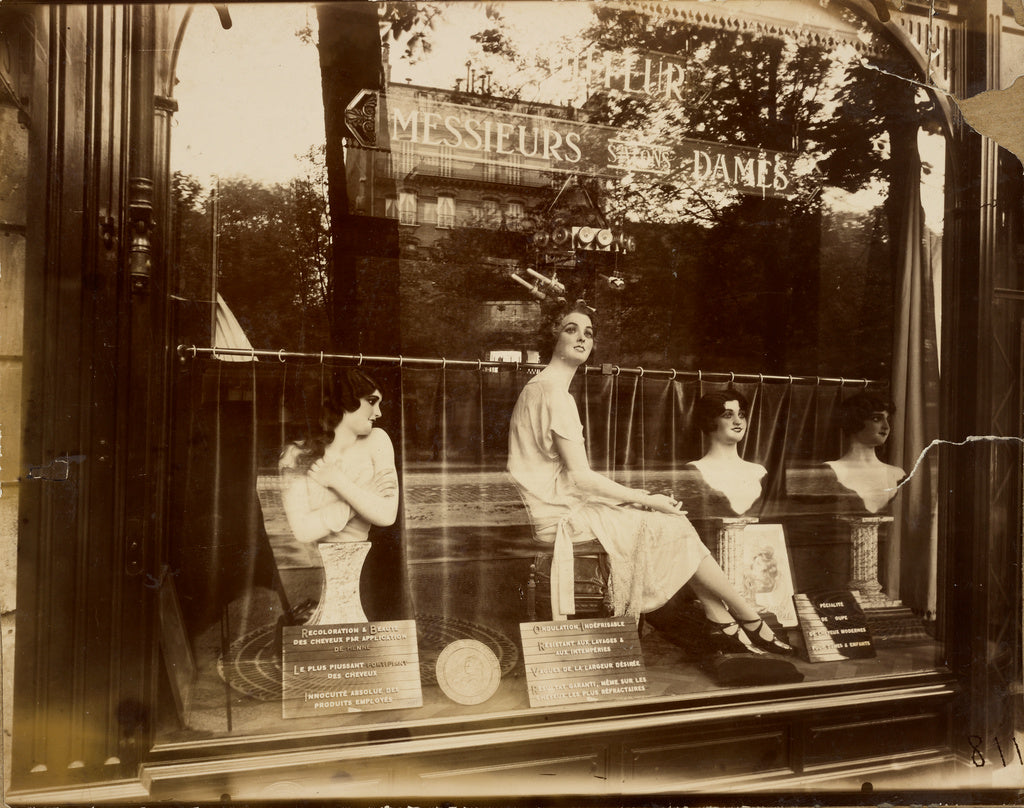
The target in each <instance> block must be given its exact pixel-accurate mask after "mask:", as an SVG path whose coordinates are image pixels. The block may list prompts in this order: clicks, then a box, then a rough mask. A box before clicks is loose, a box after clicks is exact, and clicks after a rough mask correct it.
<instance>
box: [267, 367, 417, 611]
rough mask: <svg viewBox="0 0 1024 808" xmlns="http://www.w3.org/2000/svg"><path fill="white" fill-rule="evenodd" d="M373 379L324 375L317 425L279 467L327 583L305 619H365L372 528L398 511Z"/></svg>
mask: <svg viewBox="0 0 1024 808" xmlns="http://www.w3.org/2000/svg"><path fill="white" fill-rule="evenodd" d="M380 402H381V394H380V390H379V389H378V387H377V385H376V383H374V381H373V380H372V379H371V378H370V377H369V376H367V375H366V374H365V373H363V372H362V371H360V370H358V369H356V368H345V369H343V370H340V371H337V372H335V373H333V374H332V375H331V376H330V377H329V378H328V379H327V380H325V390H324V400H323V409H322V415H321V419H320V424H319V428H318V429H317V430H315V432H314V434H311V435H310V436H308V437H307V438H306V439H305V440H302V441H299V442H298V443H293V444H291V445H290V446H288V447H286V448H285V450H284V452H283V453H282V454H281V459H280V461H279V464H278V465H279V469H280V472H281V477H282V494H281V500H282V504H283V506H284V512H285V516H286V517H287V519H288V525H289V526H290V527H291V529H292V532H293V533H294V535H295V538H296V539H297V540H298V541H300V542H304V543H312V542H316V543H317V549H318V550H319V551H320V555H321V558H322V559H323V564H324V576H325V581H324V588H323V591H322V594H321V598H320V602H319V604H318V606H317V608H316V611H315V612H314V614H313V616H312V617H310V619H309V621H308V623H309V624H311V625H314V624H330V623H350V622H363V621H365V620H366V616H365V614H364V613H363V610H362V607H361V604H360V601H359V575H360V572H361V570H362V564H363V561H364V560H365V558H366V554H367V552H369V549H370V542H369V541H368V535H369V530H370V526H371V525H377V526H386V525H391V524H393V523H394V521H395V519H396V518H397V516H398V475H397V473H396V471H395V452H394V448H393V447H392V444H391V439H390V438H389V437H388V435H387V433H386V432H385V431H384V430H383V429H379V428H377V427H375V426H374V422H375V421H376V420H377V419H378V418H379V417H380Z"/></svg>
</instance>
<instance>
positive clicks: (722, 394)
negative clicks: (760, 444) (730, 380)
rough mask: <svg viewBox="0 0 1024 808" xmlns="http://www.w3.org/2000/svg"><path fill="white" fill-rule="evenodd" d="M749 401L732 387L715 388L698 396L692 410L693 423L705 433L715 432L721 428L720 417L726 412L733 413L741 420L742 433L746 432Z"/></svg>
mask: <svg viewBox="0 0 1024 808" xmlns="http://www.w3.org/2000/svg"><path fill="white" fill-rule="evenodd" d="M749 412H750V402H749V401H748V400H747V397H746V396H744V395H743V393H741V392H740V391H739V390H736V389H735V388H733V387H727V388H726V389H725V390H715V391H713V392H710V393H705V394H704V395H703V396H701V397H700V400H699V401H698V402H697V406H696V407H695V408H694V411H693V419H694V423H695V424H696V425H697V428H698V429H699V430H700V431H701V432H703V433H704V434H705V435H711V434H714V433H716V432H717V431H718V430H719V429H721V428H722V419H723V418H724V417H725V416H726V415H727V413H732V414H734V415H735V416H736V417H737V419H738V420H742V422H743V426H744V429H743V434H744V435H745V434H746V423H747V416H748V415H749Z"/></svg>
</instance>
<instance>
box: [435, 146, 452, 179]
mask: <svg viewBox="0 0 1024 808" xmlns="http://www.w3.org/2000/svg"><path fill="white" fill-rule="evenodd" d="M454 154H455V152H454V150H453V149H452V147H451V146H449V145H448V144H447V143H442V144H441V145H440V147H439V148H438V152H437V173H438V175H439V176H442V177H450V176H452V172H453V170H454V165H455V160H454V157H453V155H454Z"/></svg>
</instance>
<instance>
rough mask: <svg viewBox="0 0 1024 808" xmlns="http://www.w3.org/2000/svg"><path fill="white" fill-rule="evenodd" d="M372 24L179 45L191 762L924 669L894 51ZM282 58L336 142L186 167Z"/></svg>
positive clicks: (274, 21)
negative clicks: (221, 753)
mask: <svg viewBox="0 0 1024 808" xmlns="http://www.w3.org/2000/svg"><path fill="white" fill-rule="evenodd" d="M357 5H359V4H351V5H346V6H333V5H331V4H326V5H324V6H320V7H318V8H312V7H311V8H309V9H305V8H301V7H296V6H294V5H291V4H289V5H287V6H278V5H273V4H253V5H245V6H238V7H234V6H232V7H231V8H232V12H231V13H232V15H233V19H234V28H233V29H232V30H231V31H230V32H227V31H222V30H220V29H219V28H218V27H217V24H216V15H213V14H209V15H206V16H203V15H202V14H200V13H199V12H198V11H197V13H196V14H195V18H194V19H193V20H192V22H191V23H190V27H189V30H188V32H187V34H186V38H185V44H184V46H183V50H182V54H181V57H180V60H179V67H178V71H179V81H180V83H179V85H178V100H179V105H180V111H179V112H178V113H176V117H177V118H178V119H179V121H180V123H179V126H178V127H177V128H176V130H175V142H174V149H175V151H174V168H175V170H176V174H175V178H176V179H175V194H176V198H175V201H176V207H175V210H176V220H177V223H176V233H177V239H176V242H175V247H174V249H175V260H176V271H177V274H178V290H177V291H178V297H179V298H180V299H181V304H180V317H179V319H178V322H179V335H178V336H179V341H180V342H181V343H183V344H186V345H195V346H197V352H196V356H195V357H194V358H192V359H190V360H187V362H186V368H185V370H184V372H183V373H182V375H181V377H180V380H179V383H178V389H177V391H176V399H175V401H176V407H177V408H178V409H177V411H176V419H175V424H176V432H175V438H174V441H175V442H174V453H175V469H176V474H175V479H174V480H173V482H172V489H173V490H172V492H171V500H172V502H173V503H175V505H176V506H177V507H178V510H177V511H176V512H178V513H180V514H182V516H181V517H180V524H178V525H176V526H175V529H174V531H173V538H172V539H171V540H170V542H169V544H170V547H169V551H168V559H167V563H168V566H169V568H170V569H171V570H172V571H174V575H173V576H171V578H170V580H172V581H173V594H172V595H169V596H168V597H167V599H166V600H167V605H166V609H167V610H169V613H173V614H178V615H179V617H178V618H177V619H179V620H180V622H181V623H182V625H183V626H184V628H185V632H186V634H187V636H188V637H189V638H190V643H191V653H192V654H193V657H194V660H193V661H194V665H195V669H196V672H197V674H196V679H195V682H194V685H193V686H192V688H191V690H190V692H189V693H188V694H186V695H187V696H188V698H182V697H180V696H181V694H179V699H178V702H177V704H178V705H179V709H178V710H176V711H171V710H168V711H167V714H166V715H165V716H164V721H163V724H162V727H163V729H162V732H163V733H164V734H165V736H166V737H168V738H170V737H174V738H179V739H183V740H188V739H196V738H199V737H208V736H209V735H211V734H212V735H224V734H264V733H265V734H274V733H279V732H281V731H291V730H294V731H303V732H304V731H309V732H329V733H335V732H340V733H344V732H349V731H352V732H356V731H359V730H361V729H363V728H365V727H367V726H370V725H379V724H387V725H396V724H407V725H423V724H427V725H431V724H439V725H445V724H450V725H453V726H454V725H455V724H459V725H460V726H461V725H462V724H461V723H460V722H464V721H467V720H469V721H472V720H476V719H481V718H484V717H490V716H515V717H516V718H517V720H518V719H520V718H521V719H522V720H524V721H527V722H529V721H531V720H536V721H543V720H545V717H546V716H547V714H548V713H549V712H550V711H552V710H555V711H569V712H572V711H582V712H586V711H587V710H590V709H597V708H600V709H606V708H611V709H621V710H623V711H625V710H628V708H629V707H630V705H632V704H635V703H637V701H640V702H644V703H648V702H650V703H664V704H666V705H674V704H677V703H679V702H680V701H685V700H686V699H688V698H692V697H694V694H698V695H699V694H704V693H707V692H709V691H727V690H728V691H732V690H733V689H735V690H737V692H738V691H739V690H742V689H743V688H745V687H748V686H752V685H755V684H763V685H770V686H778V687H794V688H798V687H801V686H803V685H805V684H813V683H819V682H822V681H844V680H854V679H858V678H862V677H876V676H886V675H890V674H901V673H906V672H908V671H921V670H928V669H934V668H935V667H936V666H938V665H940V664H941V659H942V649H941V648H940V647H939V646H938V644H937V643H936V642H935V641H934V639H933V638H934V633H935V632H934V627H935V621H936V619H937V616H938V615H939V614H941V608H942V606H941V603H940V602H939V596H938V586H937V579H936V574H937V573H936V569H937V549H936V548H937V546H938V544H939V540H940V537H939V535H938V528H937V525H938V523H939V520H938V498H937V496H936V486H937V482H936V481H937V468H936V467H935V460H934V458H933V456H932V454H931V453H930V452H929V451H927V449H928V446H929V444H930V441H931V440H932V439H933V438H934V437H935V436H936V434H937V423H938V418H939V412H938V409H937V407H938V405H937V404H936V402H938V401H939V400H940V396H939V395H938V380H939V372H940V367H939V360H938V357H939V343H940V336H941V333H942V328H941V326H942V318H941V307H940V301H941V293H940V290H941V278H942V256H943V244H944V242H943V237H944V233H943V220H942V217H943V211H944V206H945V201H944V173H945V164H946V158H945V139H944V137H943V135H942V127H941V119H940V118H939V116H938V112H937V110H936V107H935V105H934V103H933V99H932V98H931V97H930V96H929V94H928V93H927V92H926V91H925V90H924V89H922V88H921V87H920V85H918V84H915V83H913V82H908V81H904V80H901V78H900V76H906V77H913V76H914V75H915V74H914V72H913V69H912V67H911V65H910V63H909V60H907V59H905V58H904V57H903V56H901V55H900V54H899V53H898V52H896V51H895V50H894V48H893V46H892V45H891V44H889V42H888V41H887V40H885V39H883V38H882V37H880V36H877V35H876V33H875V32H874V30H873V29H872V27H871V25H870V24H869V22H868V21H867V20H866V19H865V18H861V17H860V16H857V15H855V14H853V13H852V12H850V11H846V10H842V9H840V8H837V7H835V5H836V4H832V5H829V6H827V7H823V6H822V5H820V4H817V3H806V4H804V3H794V4H777V5H775V6H773V7H772V10H771V11H770V12H769V11H766V10H765V8H764V7H763V4H760V3H753V2H751V3H747V2H743V1H742V0H737V1H736V2H735V3H733V2H730V3H729V4H728V5H727V6H723V7H721V8H719V7H718V6H717V5H716V11H715V13H714V14H708V13H707V4H704V3H697V2H694V3H685V2H682V3H673V4H670V5H669V4H666V5H665V6H664V7H662V6H659V5H657V4H652V5H650V6H649V7H645V8H644V9H639V8H636V7H634V6H632V5H628V4H618V3H609V4H564V3H550V4H548V3H495V4H482V5H481V4H462V3H451V4H446V3H431V4H416V3H400V4H388V3H381V4H376V5H375V6H374V7H373V12H372V13H373V14H374V15H375V16H374V17H373V18H371V19H370V20H369V22H367V17H366V15H367V12H366V10H365V9H357V8H356V6H357ZM768 13H772V14H776V15H777V16H776V17H774V18H771V19H768V18H766V17H765V15H766V14H768ZM342 30H345V31H348V32H352V31H359V30H365V32H366V33H365V35H364V40H365V41H363V42H362V44H361V47H364V48H366V49H368V51H369V52H371V53H373V54H376V55H377V56H378V57H379V59H380V68H381V70H378V69H377V66H376V65H371V67H372V68H373V69H367V70H365V71H364V72H365V75H362V76H360V74H359V73H358V71H357V70H356V68H355V67H354V66H353V64H350V63H349V62H346V57H345V56H343V55H341V56H339V54H341V53H342V52H343V50H339V49H338V48H336V47H334V43H335V42H336V39H337V37H338V35H339V32H340V31H342ZM250 37H251V38H250ZM268 54H279V55H281V58H282V59H285V60H286V61H284V62H282V61H280V60H279V59H278V56H277V55H275V56H274V58H268ZM363 56H365V53H364V54H363ZM360 58H362V57H360ZM353 59H355V56H352V57H351V59H350V60H349V61H350V62H351V61H352V60H353ZM270 62H273V64H275V65H278V64H284V63H287V64H288V65H290V67H289V70H288V71H287V72H288V74H289V76H290V77H291V78H290V81H289V91H288V92H282V94H281V96H280V97H279V98H277V100H276V102H275V103H276V104H277V107H276V112H275V114H276V115H277V116H279V119H282V118H283V119H287V120H289V121H292V120H293V118H292V117H291V116H292V111H293V110H296V112H295V114H296V115H299V112H298V111H297V110H298V108H299V107H301V108H302V109H303V110H305V112H303V113H302V114H303V115H306V114H307V113H308V109H306V108H307V107H308V106H309V105H314V106H317V107H318V109H317V112H318V114H319V117H317V116H316V115H308V116H307V117H306V118H301V119H300V118H295V120H302V121H305V123H303V124H302V125H301V126H299V125H296V126H294V127H289V129H290V130H291V132H290V135H289V137H290V138H291V139H290V140H287V142H286V141H285V139H284V136H283V135H282V136H281V142H277V141H276V140H273V139H271V138H270V135H269V133H270V132H272V131H278V130H279V129H280V127H274V128H270V127H263V128H261V127H259V126H256V125H253V123H252V122H251V121H246V120H242V119H239V120H237V122H236V123H237V125H238V127H239V130H238V131H236V132H235V133H234V135H231V134H230V132H229V134H228V137H233V138H234V139H233V140H232V143H233V144H234V145H235V149H234V151H230V150H228V151H223V152H221V153H220V154H221V156H220V158H219V159H220V160H221V161H222V164H216V163H215V164H201V163H200V162H199V161H198V160H197V156H198V155H203V154H209V153H211V151H212V149H211V146H210V144H209V143H208V142H207V141H208V140H210V139H212V138H213V137H214V134H215V129H216V131H218V132H219V131H220V129H219V128H215V127H212V126H210V125H209V123H208V122H209V120H210V118H209V117H208V115H209V112H208V109H212V108H216V105H217V104H218V103H220V104H223V103H224V102H225V99H226V98H253V99H255V98H259V99H260V104H259V105H256V104H253V106H254V107H256V106H260V107H262V106H263V105H264V103H265V102H264V99H265V91H266V89H267V88H266V87H264V84H265V83H266V81H269V79H266V77H262V76H263V74H261V73H260V72H259V71H257V70H256V69H255V67H254V66H256V65H266V64H267V63H270ZM359 64H360V65H362V66H363V67H364V68H366V65H365V64H364V62H359ZM293 67H294V69H293ZM211 70H216V71H217V75H219V76H221V77H222V80H221V81H220V82H218V84H217V86H216V87H214V86H211V85H210V83H209V82H208V81H205V80H204V78H203V77H204V76H208V75H210V71H211ZM379 76H385V77H386V81H385V82H384V84H383V85H379V84H376V85H375V84H374V82H377V81H378V79H379ZM261 77H262V78H261ZM296 77H300V78H296ZM297 87H300V88H301V92H299V90H298V89H297ZM218 93H220V94H221V95H220V96H219V97H218V96H217V94H218ZM324 94H326V96H327V97H329V98H332V99H334V100H333V102H332V103H329V104H328V107H327V111H326V113H327V115H328V118H329V120H331V121H335V122H336V123H337V126H336V127H334V126H331V125H329V126H328V127H327V129H326V134H325V128H324V125H323V124H324V113H325V109H324V107H323V101H322V98H323V97H324ZM335 96H336V97H335ZM207 103H208V104H210V105H211V106H210V107H209V108H208V107H206V106H204V104H207ZM332 115H337V116H338V117H337V118H332V117H331V116H332ZM204 123H205V125H203V124H204ZM243 132H244V136H243ZM255 133H259V134H260V137H262V138H263V139H259V138H257V136H256V134H255ZM239 144H245V145H246V146H247V147H250V148H248V150H249V151H250V152H251V154H250V161H249V162H248V163H243V162H242V157H243V155H242V154H241V152H244V151H246V149H243V148H241V146H240V145H239ZM271 154H273V155H274V160H275V161H277V160H283V161H284V163H285V165H284V167H283V168H276V167H273V166H274V165H276V164H274V162H273V161H272V160H271V157H270V155H271ZM282 155H284V157H282ZM294 155H301V156H300V157H298V158H295V157H293V156H294ZM288 161H291V162H288ZM396 219H397V221H394V220H396ZM398 225H419V226H418V227H416V228H412V227H399V226H398ZM907 290H913V294H911V293H910V292H908V291H907ZM577 300H582V301H584V302H585V307H586V308H580V309H578V310H577V311H576V313H575V315H571V316H570V318H569V319H568V320H566V319H563V318H562V317H559V316H556V312H557V310H558V309H559V307H560V305H561V304H562V303H572V302H573V301H577ZM573 317H575V318H576V319H573ZM553 326H555V328H554V330H553ZM591 328H592V329H593V330H592V331H591V330H590V329H591ZM556 335H557V336H556ZM388 339H389V340H391V342H390V343H388V344H391V345H392V346H393V350H391V351H390V352H388V351H381V350H378V348H377V346H379V345H382V344H385V341H386V340H388ZM591 339H593V344H592V345H591V342H590V340H591ZM211 346H214V347H216V348H217V349H218V351H217V352H214V353H210V352H209V350H208V349H209V348H210V347H211ZM200 349H202V350H200ZM204 351H205V352H204ZM254 351H255V352H256V353H257V354H258V355H257V356H256V358H257V359H258V360H259V361H252V359H253V356H254V353H253V352H254ZM552 355H553V356H554V357H555V359H554V360H553V361H554V364H553V365H552V366H551V367H552V368H554V370H542V368H544V367H546V364H545V363H546V362H547V361H548V357H549V356H552ZM559 357H560V358H559ZM583 358H585V362H584V365H585V366H587V367H588V368H589V369H588V370H587V371H586V372H584V370H583V369H582V367H583V366H582V365H581V366H580V369H578V370H576V371H575V373H568V374H567V375H566V374H564V373H563V376H561V377H559V376H558V374H559V373H560V372H564V371H565V370H566V369H567V368H569V369H570V370H571V369H572V368H574V367H575V365H573V362H575V361H576V360H577V359H579V360H580V361H583ZM577 364H579V363H578V362H577ZM555 377H558V378H561V379H562V381H564V384H563V385H562V386H561V387H558V386H557V385H554V386H553V387H552V386H551V385H552V384H553V382H552V379H553V378H555ZM524 390H525V392H524ZM517 402H519V404H517ZM339 436H340V437H339ZM510 446H511V447H512V448H511V449H510ZM581 463H585V464H586V465H587V466H589V468H590V469H591V470H592V471H593V472H596V473H597V475H594V476H592V475H588V474H583V473H579V474H572V475H568V474H567V473H566V471H565V469H566V468H572V469H574V470H576V471H578V470H579V468H580V464H581ZM545 475H547V476H545ZM597 476H599V477H600V480H602V482H595V480H596V479H597ZM538 480H540V482H538ZM627 506H629V507H627ZM635 506H636V507H635ZM673 509H681V510H683V511H685V512H686V518H683V517H682V515H679V514H675V515H673V514H670V513H668V512H667V510H673ZM574 541H575V542H576V543H578V544H580V545H581V547H577V548H576V549H577V553H576V555H577V558H576V559H575V561H573V560H572V558H571V556H572V554H573V550H572V547H571V546H570V545H571V544H572V543H573V542H574ZM594 542H596V544H595V543H594ZM567 547H568V548H569V549H568V552H569V558H568V561H567V560H566V556H565V552H566V548H567ZM243 561H244V563H243ZM708 564H713V565H717V566H716V567H715V568H716V569H717V568H718V567H721V568H722V570H723V571H724V575H722V576H721V581H720V580H719V579H717V578H715V579H714V581H715V582H714V583H713V589H712V590H711V592H712V595H711V596H708V591H709V590H708V586H709V585H710V584H708V583H707V581H708V580H711V579H708V578H707V577H706V575H705V574H704V573H701V572H699V570H705V572H706V569H707V565H708ZM702 565H703V566H702ZM694 575H697V576H698V577H697V578H693V577H692V576H694ZM701 576H704V577H701ZM723 581H724V583H723ZM687 583H688V586H683V584H687ZM720 590H721V591H720ZM570 595H571V597H570ZM723 604H724V605H723ZM566 606H569V607H571V608H572V609H574V610H575V611H572V612H564V611H563V610H564V609H565V607H566ZM723 609H724V610H725V611H724V612H723ZM563 614H575V615H576V619H575V620H564V619H560V618H561V617H562V616H563ZM641 614H642V615H644V618H643V620H639V617H640V615H641ZM730 618H731V619H730ZM759 621H763V625H762V624H761V623H760V622H759ZM773 638H777V640H778V641H779V642H782V643H784V644H785V645H786V646H790V647H791V648H792V649H793V651H794V653H793V654H780V653H779V652H780V651H784V650H786V649H785V647H783V646H780V645H779V644H778V643H777V642H776V641H775V639H773ZM620 646H621V647H620ZM736 660H738V661H736ZM769 661H771V663H772V664H768V662H769ZM168 703H169V704H170V703H171V702H170V701H169V702H168ZM184 704H189V705H190V707H189V708H188V709H185V708H184V707H183V706H181V705H184Z"/></svg>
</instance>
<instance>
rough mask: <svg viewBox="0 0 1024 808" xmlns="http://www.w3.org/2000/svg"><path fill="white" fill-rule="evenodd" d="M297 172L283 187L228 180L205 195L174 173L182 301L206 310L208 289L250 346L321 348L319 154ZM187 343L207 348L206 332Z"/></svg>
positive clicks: (324, 256)
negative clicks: (235, 321)
mask: <svg viewBox="0 0 1024 808" xmlns="http://www.w3.org/2000/svg"><path fill="white" fill-rule="evenodd" d="M300 165H301V166H302V171H303V175H301V176H297V177H295V178H293V179H292V180H290V181H289V182H287V183H284V184H277V183H275V184H271V185H267V184H264V183H261V182H257V181H256V180H253V179H250V178H248V177H232V178H226V179H221V180H219V181H218V182H217V183H216V184H215V186H214V187H213V188H209V189H208V188H206V187H205V186H204V185H203V184H202V183H201V182H199V181H198V180H197V179H196V178H194V177H190V176H187V175H183V174H181V173H176V174H175V175H174V180H173V193H174V200H175V210H176V214H177V215H176V218H177V223H176V228H175V238H176V263H177V267H176V269H177V273H178V277H179V287H180V289H181V292H182V294H181V296H182V297H184V298H186V300H187V301H189V302H190V303H191V304H192V305H193V307H195V308H197V309H200V310H204V311H206V312H208V311H209V302H208V301H210V300H211V299H212V298H211V296H212V294H213V290H214V288H216V291H217V293H219V294H220V295H221V297H223V299H224V301H225V302H226V303H227V305H228V307H229V308H230V309H231V311H232V312H233V313H234V314H235V316H236V317H237V318H238V321H239V323H240V324H241V326H242V328H243V330H244V331H245V334H246V336H247V337H248V339H249V341H250V342H251V343H252V344H253V346H254V347H257V348H278V347H288V348H293V347H294V349H296V350H306V349H309V350H312V349H314V348H316V349H320V348H321V346H323V345H324V344H326V341H327V335H328V333H329V321H328V312H329V311H330V304H331V297H332V294H333V283H332V278H331V273H330V272H329V267H330V257H331V241H330V228H329V217H328V210H327V198H326V181H325V174H324V162H323V147H322V146H321V147H313V148H311V149H310V150H309V152H307V154H305V155H304V156H303V158H302V160H301V161H300ZM214 245H215V246H214ZM214 253H215V254H216V275H215V281H214V258H213V256H214ZM205 321H206V322H208V321H209V314H208V313H207V314H205ZM194 338H195V339H196V340H197V342H199V343H208V341H209V331H208V329H206V330H205V331H202V332H200V333H198V334H195V335H194Z"/></svg>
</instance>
